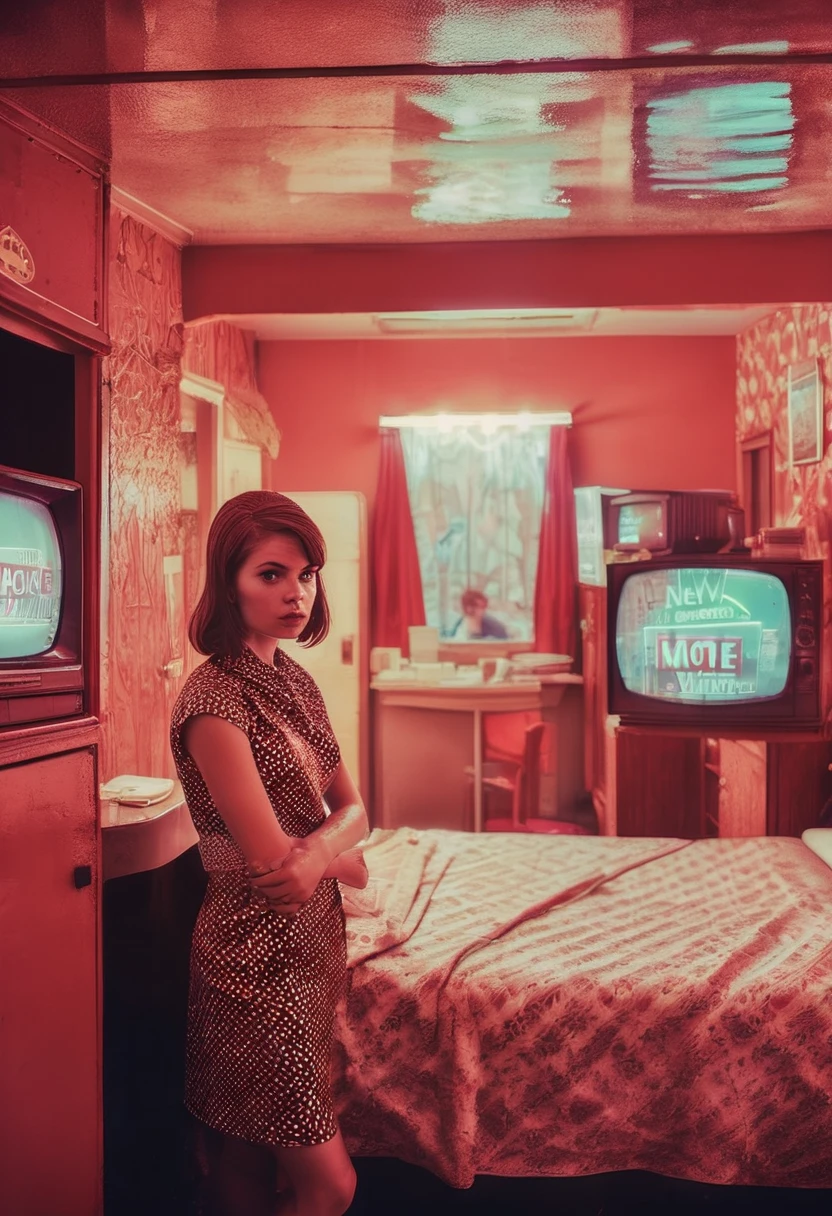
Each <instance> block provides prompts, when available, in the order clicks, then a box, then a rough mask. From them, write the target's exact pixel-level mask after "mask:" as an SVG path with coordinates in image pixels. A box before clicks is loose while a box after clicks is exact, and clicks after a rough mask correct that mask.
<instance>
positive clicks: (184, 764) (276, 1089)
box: [170, 647, 346, 1147]
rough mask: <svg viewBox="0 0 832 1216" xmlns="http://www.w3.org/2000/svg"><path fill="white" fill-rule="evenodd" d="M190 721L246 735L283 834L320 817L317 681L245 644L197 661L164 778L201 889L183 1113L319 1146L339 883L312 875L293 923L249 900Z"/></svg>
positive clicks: (335, 983)
mask: <svg viewBox="0 0 832 1216" xmlns="http://www.w3.org/2000/svg"><path fill="white" fill-rule="evenodd" d="M195 714H215V715H216V716H217V717H220V718H225V719H226V720H227V721H229V722H232V723H234V725H235V726H238V727H239V728H240V729H241V730H243V731H245V733H246V735H248V738H249V741H250V743H251V750H252V753H253V755H254V759H255V763H256V765H257V769H258V772H259V773H260V776H261V778H262V781H263V785H264V786H265V788H266V791H267V793H268V795H269V799H270V801H271V804H272V806H273V807H274V812H275V815H276V816H277V820H278V823H279V824H280V826H281V828H282V829H283V830H284V832H286V833H287V834H288V835H290V836H297V837H300V836H306V835H308V834H309V833H310V832H311V831H313V830H314V829H315V828H316V827H318V825H319V824H321V823H322V822H323V820H324V819H325V817H326V815H325V811H324V808H323V803H322V796H323V794H324V792H325V790H326V788H327V786H328V784H329V782H330V780H331V779H332V777H333V775H334V773H335V770H336V769H337V767H338V764H339V761H340V754H339V751H338V744H337V743H336V741H335V737H334V735H333V733H332V727H331V726H330V723H329V718H328V716H327V712H326V709H325V707H324V703H323V698H322V697H321V694H320V692H319V690H318V687H317V685H316V684H315V681H314V680H313V679H312V677H311V676H310V675H309V674H308V672H306V671H305V670H304V669H303V668H302V667H301V666H300V664H299V663H296V662H295V661H294V659H292V658H290V657H289V656H288V655H287V654H285V653H284V652H283V651H282V650H280V649H278V650H277V652H276V654H275V661H274V666H270V665H269V664H268V663H264V662H263V661H262V660H261V659H259V658H258V657H257V655H255V654H254V652H253V651H252V650H250V649H249V648H248V647H246V648H245V649H244V651H243V653H242V655H241V656H240V658H238V659H232V658H229V657H218V656H213V657H212V658H210V659H208V660H207V661H206V662H205V663H202V664H201V665H200V666H199V667H198V668H197V669H196V670H195V671H194V672H192V674H191V675H190V676H189V677H188V679H187V680H186V681H185V684H184V686H183V688H182V692H181V693H180V695H179V698H178V700H177V702H176V705H175V706H174V709H173V715H172V719H171V732H170V740H171V749H172V751H173V756H174V760H175V763H176V771H177V773H178V776H179V780H180V781H181V783H182V789H183V791H184V794H185V798H186V801H187V803H188V809H189V810H190V813H191V817H192V818H193V821H194V826H195V828H196V830H197V832H198V834H199V850H200V854H201V857H202V863H203V865H204V867H205V869H206V871H207V872H208V879H209V881H208V887H207V890H206V893H205V898H204V900H203V904H202V907H201V909H200V912H199V916H198V917H197V921H196V925H195V927H194V934H193V942H192V946H191V970H190V991H189V998H188V1043H187V1066H186V1082H185V1105H186V1106H187V1108H188V1110H189V1111H190V1112H191V1114H193V1115H195V1116H196V1117H197V1118H198V1119H200V1120H202V1122H203V1123H206V1124H208V1126H209V1127H213V1128H216V1129H217V1130H218V1131H221V1132H225V1133H227V1134H229V1135H233V1136H239V1137H241V1138H243V1139H245V1140H248V1141H251V1142H253V1143H258V1144H274V1145H279V1146H281V1147H291V1146H296V1145H312V1144H323V1143H325V1142H326V1141H327V1140H329V1139H331V1137H332V1136H333V1135H334V1134H335V1132H336V1130H337V1125H336V1122H335V1116H334V1112H333V1107H332V1096H331V1090H330V1057H331V1050H332V1022H333V1017H334V1013H335V1007H336V1005H337V1003H338V1000H339V999H340V997H341V995H342V993H343V991H344V987H345V982H346V934H345V927H344V913H343V910H342V907H341V895H340V891H339V889H338V883H337V880H336V879H333V878H325V879H323V880H322V881H321V883H320V884H319V886H318V888H317V890H316V891H315V894H314V895H313V896H312V897H311V898H310V899H309V900H308V901H307V902H306V903H305V904H304V905H303V906H302V908H301V910H300V912H299V913H298V916H297V917H296V919H295V920H287V919H286V918H285V917H281V916H280V915H278V914H277V913H276V912H274V911H273V910H272V909H271V908H269V907H264V906H263V904H262V902H258V901H257V900H256V899H255V898H254V897H253V895H252V889H251V886H250V884H249V881H248V878H247V875H246V862H245V859H244V857H243V855H242V853H241V852H240V850H239V848H238V847H237V845H236V844H235V842H234V840H233V838H232V836H231V833H230V832H229V831H228V828H227V827H226V826H225V823H224V821H223V819H222V818H221V816H220V814H219V812H218V811H217V808H216V807H215V806H214V803H213V802H212V800H211V796H210V794H209V793H208V790H207V788H206V786H205V783H204V781H203V780H202V777H201V775H200V772H199V769H198V768H197V767H196V765H195V764H194V762H193V760H192V759H191V757H190V756H189V754H188V752H187V751H186V750H185V749H184V747H183V745H182V727H183V726H184V724H185V722H186V721H187V720H188V718H190V717H193V716H194V715H195Z"/></svg>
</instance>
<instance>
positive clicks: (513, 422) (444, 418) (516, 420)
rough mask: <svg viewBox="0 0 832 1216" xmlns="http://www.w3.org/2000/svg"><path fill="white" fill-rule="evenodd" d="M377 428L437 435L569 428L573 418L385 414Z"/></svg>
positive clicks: (528, 412)
mask: <svg viewBox="0 0 832 1216" xmlns="http://www.w3.org/2000/svg"><path fill="white" fill-rule="evenodd" d="M378 424H379V426H380V427H390V428H393V429H395V430H402V429H404V428H405V427H431V428H435V429H436V430H440V431H443V430H453V429H454V428H455V427H464V426H485V427H487V428H489V429H490V428H492V427H494V428H496V427H499V426H514V427H528V426H571V425H572V415H571V414H570V413H569V412H568V411H566V410H561V411H559V412H558V413H548V414H537V413H533V412H532V411H531V410H519V411H517V412H516V413H514V414H384V415H382V417H381V418H379V420H378Z"/></svg>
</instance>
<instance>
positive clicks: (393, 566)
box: [372, 427, 425, 655]
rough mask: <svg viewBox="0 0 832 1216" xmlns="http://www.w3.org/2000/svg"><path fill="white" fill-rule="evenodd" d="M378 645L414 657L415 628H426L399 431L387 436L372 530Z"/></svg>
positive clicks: (391, 430)
mask: <svg viewBox="0 0 832 1216" xmlns="http://www.w3.org/2000/svg"><path fill="white" fill-rule="evenodd" d="M372 588H373V591H372V605H373V628H372V634H373V645H374V646H399V647H400V648H401V651H402V654H405V655H406V654H408V653H409V646H408V636H407V629H408V626H409V625H424V624H425V604H424V600H423V598H422V576H421V574H420V573H419V555H418V553H417V551H416V538H415V536H414V534H413V518H412V516H411V514H410V500H409V499H408V496H407V475H406V473H405V467H404V452H403V450H402V441H401V437H400V436H399V432H398V431H397V430H395V429H394V428H392V427H384V428H383V429H382V431H381V463H380V465H379V471H378V490H377V493H376V505H375V513H374V516H373V531H372Z"/></svg>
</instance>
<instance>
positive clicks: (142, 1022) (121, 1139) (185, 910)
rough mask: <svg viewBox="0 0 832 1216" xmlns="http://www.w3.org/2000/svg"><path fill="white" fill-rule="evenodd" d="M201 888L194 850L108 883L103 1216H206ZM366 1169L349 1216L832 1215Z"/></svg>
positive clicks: (661, 1182)
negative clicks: (200, 1082)
mask: <svg viewBox="0 0 832 1216" xmlns="http://www.w3.org/2000/svg"><path fill="white" fill-rule="evenodd" d="M204 881H205V880H204V875H203V874H202V869H201V866H200V864H199V860H198V857H197V856H196V853H195V850H193V851H191V852H189V853H188V854H185V855H184V856H183V857H182V858H179V859H178V860H177V861H176V862H174V863H172V864H171V865H170V866H163V867H162V868H161V869H160V870H157V871H152V872H149V873H147V874H137V875H133V876H131V877H130V878H125V879H116V880H113V881H111V882H108V883H106V884H105V890H104V1040H105V1041H104V1061H105V1064H104V1101H105V1111H104V1121H105V1180H104V1184H105V1185H104V1189H105V1216H199V1209H200V1206H201V1205H200V1203H199V1200H198V1194H199V1185H198V1182H199V1180H198V1171H197V1165H196V1154H195V1152H194V1128H193V1126H192V1124H191V1122H190V1120H189V1118H188V1117H187V1115H186V1113H185V1110H184V1107H183V1106H182V1090H183V1082H184V1076H183V1073H184V1058H183V1044H184V1037H185V1012H186V999H187V955H188V948H189V944H190V932H191V926H192V925H193V921H194V918H195V916H196V912H197V908H198V906H199V902H200V900H201V898H202V891H203V887H204ZM807 1135H811V1128H807ZM830 1152H832V1146H830ZM356 1169H357V1172H358V1179H359V1184H358V1192H357V1194H356V1199H355V1203H354V1204H353V1207H352V1209H351V1216H409V1214H410V1213H413V1216H416V1213H418V1214H419V1216H445V1213H448V1214H449V1216H457V1214H460V1216H461V1214H463V1213H466V1214H467V1213H483V1214H484V1216H489V1214H490V1213H494V1214H495V1216H496V1214H497V1213H506V1214H510V1216H514V1214H515V1213H519V1214H524V1213H534V1214H535V1216H548V1214H549V1213H553V1214H554V1213H557V1216H578V1214H580V1216H625V1214H629V1213H639V1214H644V1216H652V1214H653V1213H656V1214H658V1213H660V1212H661V1213H663V1214H664V1213H671V1214H672V1216H695V1214H696V1213H700V1212H701V1213H704V1214H705V1216H723V1214H724V1216H728V1214H729V1213H730V1216H742V1214H744V1213H749V1214H751V1213H753V1214H754V1216H765V1214H767V1213H779V1214H781V1216H804V1214H807V1216H808V1214H812V1216H814V1214H818V1216H819V1214H820V1213H821V1212H823V1213H828V1212H829V1211H832V1192H830V1191H794V1190H769V1189H762V1188H759V1189H758V1188H750V1187H736V1188H734V1187H716V1186H707V1185H704V1184H700V1183H690V1182H681V1181H676V1180H673V1179H667V1178H661V1177H658V1176H657V1175H652V1174H646V1173H635V1172H633V1173H620V1174H600V1175H594V1176H592V1177H588V1178H562V1179H528V1178H491V1177H481V1178H477V1180H476V1181H475V1183H474V1186H473V1187H471V1188H470V1189H469V1190H454V1189H453V1188H451V1187H448V1186H445V1185H444V1184H443V1183H442V1182H440V1181H439V1180H438V1179H437V1178H435V1177H434V1176H433V1175H432V1174H429V1173H427V1172H426V1171H424V1170H421V1169H418V1168H416V1167H415V1166H408V1165H405V1164H403V1163H401V1162H398V1161H393V1160H391V1159H389V1158H375V1159H371V1158H361V1159H359V1160H357V1161H356ZM56 1216H58V1214H57V1213H56Z"/></svg>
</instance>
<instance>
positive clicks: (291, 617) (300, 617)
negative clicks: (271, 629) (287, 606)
mask: <svg viewBox="0 0 832 1216" xmlns="http://www.w3.org/2000/svg"><path fill="white" fill-rule="evenodd" d="M280 619H281V621H288V622H289V624H290V625H292V624H294V623H295V622H296V621H305V620H306V617H305V615H304V614H303V613H302V612H287V613H286V615H285V616H282V617H281V618H280Z"/></svg>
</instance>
